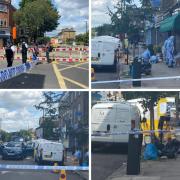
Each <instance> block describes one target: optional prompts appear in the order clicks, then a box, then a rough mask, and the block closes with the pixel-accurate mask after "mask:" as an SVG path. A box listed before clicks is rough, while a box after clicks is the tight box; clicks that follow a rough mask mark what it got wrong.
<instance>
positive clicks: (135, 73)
mask: <svg viewBox="0 0 180 180" xmlns="http://www.w3.org/2000/svg"><path fill="white" fill-rule="evenodd" d="M132 78H133V79H141V60H140V59H139V58H138V57H135V58H134V60H133V63H132ZM132 85H133V87H141V81H133V82H132Z"/></svg>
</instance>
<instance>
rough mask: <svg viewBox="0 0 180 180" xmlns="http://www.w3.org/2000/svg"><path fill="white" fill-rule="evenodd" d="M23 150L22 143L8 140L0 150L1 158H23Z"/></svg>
mask: <svg viewBox="0 0 180 180" xmlns="http://www.w3.org/2000/svg"><path fill="white" fill-rule="evenodd" d="M23 158H24V152H23V148H22V143H17V142H9V143H7V145H5V146H4V148H3V151H2V159H23Z"/></svg>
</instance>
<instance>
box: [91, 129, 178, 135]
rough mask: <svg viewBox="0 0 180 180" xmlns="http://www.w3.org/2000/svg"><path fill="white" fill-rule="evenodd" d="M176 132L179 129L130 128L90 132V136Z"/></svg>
mask: <svg viewBox="0 0 180 180" xmlns="http://www.w3.org/2000/svg"><path fill="white" fill-rule="evenodd" d="M157 132H158V133H170V132H171V133H177V132H180V129H170V130H160V129H158V130H144V131H142V130H131V131H126V132H117V133H116V132H113V133H109V132H107V133H106V132H103V133H102V132H98V133H93V134H91V136H110V135H125V134H147V133H150V134H152V133H153V134H154V133H157Z"/></svg>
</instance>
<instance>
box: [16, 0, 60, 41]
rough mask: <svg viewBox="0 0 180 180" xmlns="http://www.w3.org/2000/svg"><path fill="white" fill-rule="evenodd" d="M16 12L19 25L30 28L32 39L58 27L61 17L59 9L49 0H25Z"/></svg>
mask: <svg viewBox="0 0 180 180" xmlns="http://www.w3.org/2000/svg"><path fill="white" fill-rule="evenodd" d="M20 7H21V8H20V9H19V10H18V11H17V12H15V14H14V20H15V22H16V24H17V26H18V27H20V28H22V29H25V30H26V29H28V31H29V34H28V35H29V36H30V37H31V39H34V41H35V40H36V38H37V37H38V36H43V35H44V33H45V32H48V31H52V30H54V29H56V28H57V26H58V20H59V18H60V16H59V14H58V11H57V9H56V8H55V7H54V6H53V4H52V2H51V1H49V0H33V1H30V0H24V1H22V2H21V3H20Z"/></svg>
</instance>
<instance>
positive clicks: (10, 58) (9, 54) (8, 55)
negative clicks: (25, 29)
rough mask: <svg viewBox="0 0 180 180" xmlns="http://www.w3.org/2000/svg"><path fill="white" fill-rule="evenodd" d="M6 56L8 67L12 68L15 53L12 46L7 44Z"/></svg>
mask: <svg viewBox="0 0 180 180" xmlns="http://www.w3.org/2000/svg"><path fill="white" fill-rule="evenodd" d="M5 56H6V60H7V67H12V64H13V51H12V49H11V45H10V44H7V46H6V48H5Z"/></svg>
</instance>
